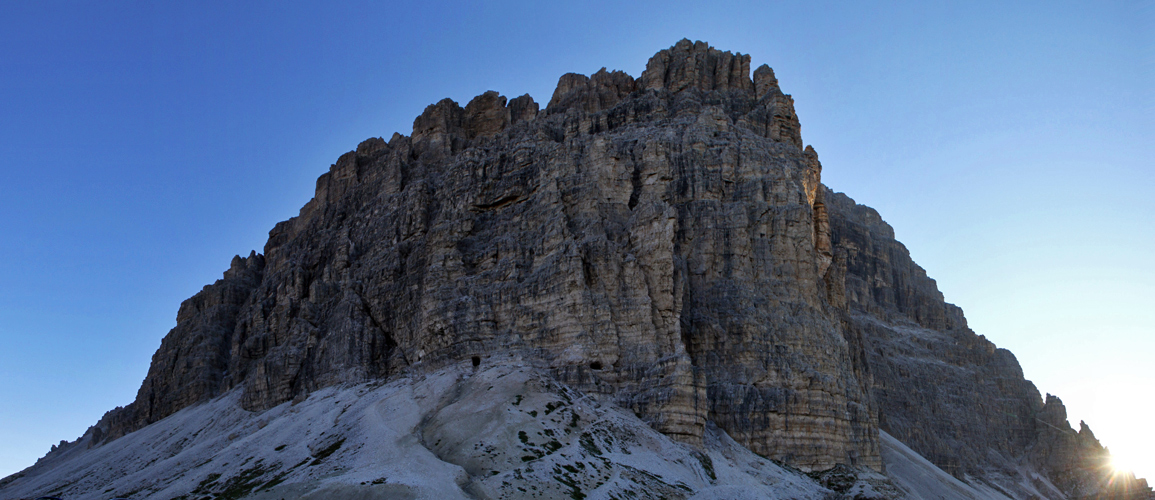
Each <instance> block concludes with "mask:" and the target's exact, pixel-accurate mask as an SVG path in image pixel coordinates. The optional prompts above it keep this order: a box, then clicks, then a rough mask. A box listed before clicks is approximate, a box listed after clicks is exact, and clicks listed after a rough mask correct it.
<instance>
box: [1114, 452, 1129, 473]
mask: <svg viewBox="0 0 1155 500" xmlns="http://www.w3.org/2000/svg"><path fill="white" fill-rule="evenodd" d="M1111 470H1112V471H1114V472H1115V474H1120V473H1127V472H1131V470H1132V469H1131V465H1129V464H1128V463H1127V460H1126V459H1125V458H1123V457H1120V456H1119V455H1116V454H1114V453H1112V454H1111Z"/></svg>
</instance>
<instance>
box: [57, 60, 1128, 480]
mask: <svg viewBox="0 0 1155 500" xmlns="http://www.w3.org/2000/svg"><path fill="white" fill-rule="evenodd" d="M822 169H823V167H822V164H821V163H820V162H819V159H818V153H817V152H816V151H815V149H814V148H813V147H810V146H804V143H803V141H802V137H801V126H800V124H799V121H798V117H797V114H796V113H795V110H794V104H793V100H792V98H791V97H790V96H789V95H787V94H784V93H782V91H781V89H780V87H779V83H778V80H777V78H776V77H775V75H774V72H773V70H772V69H770V67H768V66H766V65H763V66H760V67H759V68H758V69H757V70H755V71H754V73H753V75H752V76H751V73H750V56H748V55H743V54H740V53H739V54H734V53H731V52H724V51H720V50H718V49H715V48H713V47H710V46H709V45H708V44H706V43H704V42H691V41H689V40H682V41H679V42H678V43H677V44H675V45H674V46H673V47H670V48H668V49H665V50H662V51H659V52H658V53H657V54H655V55H654V56H653V57H652V58H651V59H650V60H649V62H648V63H647V65H646V70H645V71H644V72H643V74H642V75H641V76H640V77H638V78H636V79H635V78H633V77H631V76H630V75H628V74H626V73H623V72H621V71H607V70H606V69H605V68H603V69H601V70H600V71H598V72H596V73H594V74H593V75H590V76H585V75H579V74H574V73H570V74H566V75H563V76H562V77H561V78H560V79H559V81H558V86H557V88H556V90H555V91H554V93H553V96H552V97H551V99H550V101H549V104H548V106H547V107H546V109H545V110H544V111H542V110H540V109H539V105H538V104H537V103H536V102H535V101H534V100H533V99H532V98H531V97H530V96H528V95H523V96H521V97H517V98H514V99H512V100H510V99H507V98H506V97H505V96H502V95H501V94H499V93H498V92H496V91H487V92H484V93H482V94H480V95H478V96H477V97H475V98H473V99H471V100H470V101H469V103H467V104H466V105H465V106H464V107H462V106H461V105H459V104H458V103H457V102H455V101H453V100H452V99H443V100H441V101H439V102H437V103H435V104H432V105H430V106H428V107H427V108H426V109H425V110H424V112H422V113H421V115H420V116H418V117H417V118H416V119H414V122H413V131H412V135H411V136H405V135H402V134H400V133H395V134H393V135H392V137H391V138H390V139H389V141H385V140H384V139H382V138H370V139H367V140H365V141H363V142H362V143H361V144H359V145H358V146H357V147H356V149H355V150H353V151H350V152H348V153H345V154H343V155H341V156H340V157H339V158H338V159H337V161H336V162H335V163H334V164H333V165H332V166H331V167H330V168H329V171H328V172H325V173H323V174H322V175H321V176H320V177H319V178H318V179H317V187H316V191H315V195H314V197H313V199H311V200H309V201H308V203H306V204H305V205H304V206H303V207H302V209H301V211H300V214H299V215H298V216H297V217H294V218H292V219H290V220H287V221H283V222H280V223H278V224H276V226H275V227H274V228H273V229H272V230H271V231H270V232H269V239H268V242H267V243H266V244H265V247H264V254H263V255H261V254H257V253H255V252H253V253H250V254H249V256H248V257H244V258H242V257H240V256H237V257H235V258H234V259H233V260H232V262H231V264H230V267H229V270H228V271H226V272H225V273H224V275H223V277H222V279H221V280H218V281H217V282H215V283H213V284H211V285H208V286H206V287H205V288H204V289H203V290H201V291H200V292H199V293H197V294H196V295H194V296H193V297H191V298H190V299H188V300H186V301H185V302H184V303H183V304H182V305H181V307H180V311H179V312H178V314H177V326H176V327H175V328H173V330H172V331H170V332H169V333H168V335H166V336H165V337H164V339H163V340H162V341H161V345H160V348H159V349H158V350H157V352H156V354H154V356H153V359H152V364H151V366H150V368H149V372H148V375H147V377H146V378H145V380H144V381H143V383H142V384H141V388H140V390H139V391H138V393H137V397H136V400H135V401H134V402H132V403H131V404H129V405H128V406H126V407H124V408H118V409H116V410H113V411H111V412H109V413H108V414H107V415H105V417H104V418H103V419H102V420H101V421H100V422H99V423H98V424H97V425H96V426H94V427H93V428H92V429H91V430H90V431H89V432H88V433H87V434H86V435H85V437H84V438H82V439H83V440H86V441H87V443H88V446H91V447H96V446H102V445H104V444H107V443H109V442H111V441H113V440H116V439H118V438H120V437H122V436H124V435H126V434H128V433H131V432H133V431H137V430H139V429H142V428H144V427H146V426H148V425H150V424H153V423H155V422H157V421H159V420H161V419H164V418H166V417H169V416H171V415H173V414H174V413H176V412H178V411H180V410H182V409H185V408H189V407H191V406H196V405H199V404H202V403H205V402H207V401H210V400H214V399H215V398H219V397H221V396H222V395H227V396H228V397H229V398H232V399H230V401H235V402H236V404H237V405H239V406H240V407H241V408H242V409H243V410H245V411H252V412H263V411H267V410H269V409H270V408H274V407H277V406H278V405H282V404H286V403H290V402H295V403H300V402H302V401H304V400H306V399H308V398H309V397H310V394H313V393H316V392H317V391H320V390H322V389H327V388H332V387H335V386H350V385H352V384H368V383H374V382H375V381H389V380H397V379H399V378H401V377H414V378H416V379H420V378H421V377H422V376H424V375H425V374H430V373H435V372H439V371H442V372H444V370H449V372H454V371H455V370H456V368H453V367H458V366H472V367H478V366H482V365H494V364H498V363H505V362H507V361H508V360H513V361H512V362H516V363H517V364H519V365H521V366H524V367H526V368H527V369H531V370H533V371H534V372H539V373H542V374H545V375H546V376H548V377H549V378H550V379H551V380H553V381H554V382H556V383H558V384H562V385H565V386H566V387H568V388H572V390H574V391H580V392H581V393H584V394H589V395H591V396H592V397H594V398H596V400H597V401H598V402H599V403H598V404H606V405H610V406H613V407H615V408H620V409H623V410H624V411H626V412H628V413H629V414H632V415H633V416H634V417H636V418H637V419H640V422H641V423H640V424H639V425H646V426H648V427H649V428H651V429H653V430H655V431H657V432H660V433H661V434H662V435H664V436H666V437H667V438H672V439H674V440H677V441H680V442H682V443H685V444H686V445H688V446H691V447H702V446H704V445H705V442H706V440H708V439H713V438H711V436H715V437H716V436H717V435H719V433H720V434H724V435H725V436H728V437H727V438H726V439H730V438H732V439H733V440H734V441H735V442H736V443H737V445H740V446H741V447H744V448H745V449H748V450H750V451H752V452H754V453H756V454H758V455H761V456H763V457H768V458H771V459H773V460H776V461H779V462H780V463H784V464H787V465H789V466H790V467H793V468H796V469H800V470H803V471H812V472H819V471H827V472H829V471H835V472H833V473H828V474H824V475H822V476H821V477H822V478H824V479H823V481H830V482H832V484H833V483H839V482H840V481H842V479H839V478H845V477H846V476H847V475H853V474H854V472H853V471H855V470H857V471H862V472H863V473H868V474H875V475H877V473H878V472H881V471H882V470H883V456H882V452H881V448H880V432H879V431H880V429H881V430H884V431H886V433H888V435H889V436H892V437H893V439H895V440H897V441H895V442H899V444H903V443H904V446H909V447H910V450H913V451H911V453H915V452H917V453H918V454H921V455H923V456H925V457H926V458H928V459H929V460H930V461H931V462H933V463H934V464H935V466H938V467H940V468H942V469H943V470H946V471H947V472H950V473H952V474H954V475H955V476H956V477H958V478H960V479H965V478H979V480H981V481H988V482H989V484H996V485H998V486H997V488H998V489H999V491H1005V492H1007V494H1008V496H1015V497H1021V498H1030V497H1047V498H1061V497H1063V496H1066V495H1071V494H1078V495H1084V496H1086V495H1088V494H1092V493H1095V492H1098V491H1099V489H1102V488H1103V487H1102V485H1101V484H1100V483H1099V482H1097V481H1098V480H1099V479H1101V477H1102V471H1101V469H1093V468H1090V465H1088V464H1091V465H1094V464H1100V462H1101V461H1102V459H1103V457H1104V456H1106V455H1105V451H1104V450H1103V449H1102V447H1101V446H1099V443H1098V441H1097V440H1095V439H1094V436H1093V434H1092V433H1091V432H1090V429H1089V428H1087V427H1086V426H1085V425H1081V430H1080V432H1075V431H1074V430H1073V429H1071V427H1070V425H1069V423H1068V422H1067V420H1066V418H1067V415H1066V410H1065V408H1064V407H1063V405H1062V402H1061V401H1060V400H1059V399H1058V398H1057V397H1054V396H1051V395H1049V394H1048V395H1047V397H1046V399H1045V400H1044V399H1043V398H1041V397H1040V396H1039V392H1038V390H1037V389H1036V388H1035V387H1034V385H1033V384H1031V383H1030V381H1028V380H1026V379H1024V378H1023V373H1022V370H1021V368H1020V367H1019V365H1018V362H1017V360H1016V359H1015V357H1014V356H1013V355H1012V354H1011V353H1010V352H1009V351H1006V350H1005V349H998V348H997V347H995V345H994V344H993V343H992V342H990V341H988V340H987V339H986V338H984V337H982V336H979V335H976V334H975V333H974V332H972V331H971V330H969V328H968V327H967V323H966V319H965V317H964V316H963V313H962V311H961V309H959V308H958V307H955V306H954V305H951V304H948V303H946V302H945V301H944V300H943V296H942V293H941V292H939V290H938V288H937V285H936V284H935V282H934V280H933V279H931V278H930V277H928V276H927V274H926V272H925V270H923V269H922V268H921V267H919V266H918V265H917V264H915V263H914V262H913V261H912V260H911V259H910V255H909V252H907V250H906V248H905V247H904V246H902V244H901V243H899V242H897V241H895V240H894V231H893V229H892V228H891V227H890V226H889V225H888V224H887V223H886V222H885V221H883V220H882V218H881V216H880V215H879V214H878V212H876V211H874V210H873V209H870V208H869V207H864V206H861V205H858V204H856V203H855V202H854V200H852V199H850V198H849V197H847V196H846V195H844V194H841V193H835V192H833V191H831V190H829V189H828V188H827V187H826V186H824V185H822V181H821V174H822ZM445 373H448V372H445ZM566 390H567V391H568V390H570V389H566ZM474 396H476V395H474ZM476 397H482V396H476ZM217 401H218V402H219V401H221V400H220V399H217ZM214 404H216V403H214ZM551 404H552V403H551ZM532 416H533V417H534V418H537V414H536V411H535V413H534V414H533V415H532ZM574 426H575V427H577V424H576V423H575V424H574ZM1084 431H1085V432H1084ZM230 439H231V438H230ZM523 439H528V437H526V438H523ZM522 442H523V443H524V442H525V441H522ZM892 444H893V443H892ZM737 445H736V446H737ZM434 447H436V445H434ZM61 448H73V449H74V448H75V447H74V446H73V447H63V446H62V447H61ZM54 453H57V452H54ZM537 458H540V457H529V456H527V457H526V459H527V460H536V459H537ZM519 460H521V459H519ZM1024 464H1025V465H1024ZM703 467H704V466H703ZM1023 467H1028V468H1029V470H1028V469H1023ZM703 470H705V469H703ZM992 470H997V471H1017V472H1015V474H1023V475H1024V476H1023V477H1026V476H1025V475H1031V474H1033V475H1034V476H1038V477H1045V478H1046V480H1045V481H1044V480H1038V481H1036V480H1035V479H1033V478H1028V479H1022V478H1020V477H1018V476H1015V477H1011V476H1007V475H1002V476H1000V475H998V474H995V473H992V472H990V471H992ZM1024 471H1026V472H1024ZM999 474H1002V472H1000V473H999ZM1007 474H1010V473H1007ZM1040 474H1041V475H1040ZM1032 477H1033V476H1032ZM715 479H716V478H715ZM853 482H854V481H853V480H850V481H849V483H848V484H850V483H853ZM1023 484H1026V485H1028V486H1023ZM1096 488H1099V489H1096ZM671 491H673V490H671ZM990 491H994V490H990Z"/></svg>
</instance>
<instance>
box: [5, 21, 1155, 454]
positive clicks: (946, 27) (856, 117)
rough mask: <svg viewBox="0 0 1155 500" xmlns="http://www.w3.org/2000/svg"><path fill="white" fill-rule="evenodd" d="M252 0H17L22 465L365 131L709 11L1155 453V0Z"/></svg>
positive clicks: (951, 280)
mask: <svg viewBox="0 0 1155 500" xmlns="http://www.w3.org/2000/svg"><path fill="white" fill-rule="evenodd" d="M234 3H235V2H185V3H183V4H177V3H175V2H173V3H167V2H75V3H73V2H4V3H3V4H0V96H2V97H0V175H2V180H0V235H2V237H0V343H2V344H0V476H4V475H7V474H10V473H12V472H15V471H17V470H19V469H22V468H24V467H26V466H28V465H30V464H31V463H32V462H34V461H35V460H36V458H38V457H40V456H42V455H43V454H44V453H45V452H47V451H48V448H49V446H50V445H51V444H53V443H55V442H58V441H59V440H61V439H69V440H71V439H75V438H76V437H77V436H79V435H80V434H82V433H83V432H84V430H85V429H86V428H87V427H88V426H89V425H91V424H93V423H95V422H96V421H97V419H99V418H100V416H101V415H102V414H103V413H104V412H105V411H107V410H109V409H111V408H113V407H114V406H117V405H123V404H127V403H129V402H130V401H132V399H133V397H134V396H135V393H136V389H137V388H138V387H139V384H140V382H141V380H142V379H143V378H144V375H145V373H146V372H147V369H148V364H149V361H150V358H151V356H152V353H153V351H154V350H155V349H156V348H157V346H158V345H159V343H160V339H161V337H163V336H164V334H165V333H166V332H167V331H168V330H169V329H170V328H171V327H173V326H174V325H175V316H176V311H177V307H178V305H179V304H180V302H181V301H182V300H183V299H185V298H187V297H189V296H191V295H193V294H194V293H196V292H197V291H198V290H200V288H201V287H202V286H203V285H205V284H208V283H211V282H212V281H214V280H216V279H218V278H219V277H220V276H221V273H222V272H223V271H224V270H225V269H226V268H227V267H228V263H229V260H230V258H231V257H232V256H233V255H234V254H248V252H249V250H252V249H257V250H259V249H261V248H262V247H263V245H264V242H265V239H266V237H267V234H268V230H269V229H271V228H272V227H273V225H274V224H275V223H276V222H277V221H280V220H283V219H286V218H289V217H291V216H293V215H295V214H296V213H297V210H298V209H299V208H300V207H301V205H303V204H304V203H305V202H306V201H308V199H309V198H310V197H311V196H312V193H313V186H314V181H315V179H316V177H317V176H318V175H320V174H321V173H323V172H325V171H326V169H327V168H328V166H329V165H330V164H331V163H332V162H333V161H335V160H336V158H337V157H338V156H339V155H340V154H341V153H343V152H345V151H348V150H350V149H352V148H354V147H355V146H356V145H357V143H358V142H359V141H361V140H363V139H365V138H367V137H371V136H383V137H386V138H387V137H389V136H390V135H391V134H392V133H393V132H395V131H399V132H401V133H403V134H408V133H409V132H410V130H411V126H412V121H413V118H414V117H415V116H416V115H417V114H419V113H420V112H421V110H422V109H424V107H425V106H426V105H428V104H430V103H433V102H436V101H437V100H439V99H441V98H443V97H451V98H453V99H455V100H457V101H458V102H460V103H462V104H464V103H465V102H467V101H468V100H469V99H470V98H471V97H473V96H474V95H477V94H480V93H481V92H483V91H485V90H489V89H493V90H497V91H499V92H501V93H503V94H504V95H506V96H509V97H514V96H518V95H521V94H523V93H527V92H528V93H530V94H531V95H532V96H534V98H535V99H536V100H537V101H538V102H540V103H543V104H544V103H546V102H548V101H549V97H550V95H551V93H552V91H553V88H554V86H555V84H556V82H557V79H558V77H559V76H561V75H562V74H563V73H566V72H571V71H572V72H580V73H585V74H590V73H593V72H595V71H597V70H598V69H599V68H601V67H602V66H606V67H608V68H609V69H621V70H624V71H626V72H628V73H630V74H632V75H634V76H638V75H640V74H641V71H642V69H644V67H645V63H646V60H647V59H648V58H649V57H650V56H651V55H652V54H653V53H654V52H656V51H658V50H660V49H663V48H666V47H669V46H670V45H672V44H674V43H675V42H676V41H677V40H679V39H681V38H683V37H687V38H690V39H694V40H705V41H708V42H710V43H711V44H713V45H714V46H715V47H718V48H721V49H723V50H731V51H740V52H743V53H748V54H751V55H752V56H753V64H754V65H758V64H762V63H767V64H769V65H770V66H772V67H773V68H774V69H775V71H776V73H777V76H778V78H779V80H780V81H781V84H782V87H783V90H784V91H785V92H787V93H790V94H793V96H794V98H795V101H796V103H797V110H798V114H799V117H800V119H801V121H802V134H803V139H804V140H805V141H806V143H808V144H812V145H814V147H815V148H816V149H817V150H818V153H819V156H820V158H821V160H822V163H823V166H824V168H825V171H824V172H823V180H824V181H825V182H826V183H827V184H828V185H830V186H831V187H832V188H834V189H835V190H838V191H844V192H846V193H848V194H849V195H850V196H851V197H853V198H855V199H856V200H858V201H859V202H860V203H864V204H867V205H870V206H873V207H875V208H876V209H878V211H879V212H880V213H881V214H882V216H883V217H884V218H885V219H886V220H888V221H889V222H890V223H891V224H892V225H893V226H894V227H895V230H896V233H897V235H898V238H899V239H900V240H902V241H903V242H905V243H906V245H907V246H908V247H909V248H910V250H911V253H912V254H913V256H914V258H915V260H916V261H917V262H919V263H920V264H921V265H922V266H923V267H925V268H926V269H927V271H928V272H929V273H930V275H931V276H932V277H934V278H936V279H937V280H938V282H939V285H940V288H941V289H942V290H943V292H944V293H945V294H946V298H947V300H948V301H950V302H953V303H956V304H958V305H960V306H962V307H963V308H964V310H965V311H966V313H967V317H968V318H969V319H970V322H971V326H972V327H973V328H974V329H975V331H976V332H978V333H980V334H984V335H986V336H987V337H988V338H990V339H991V340H993V341H994V342H995V343H996V344H998V345H999V346H1002V347H1007V348H1010V349H1011V350H1012V351H1014V353H1015V354H1016V355H1017V356H1018V358H1019V360H1020V362H1021V363H1022V365H1023V368H1024V370H1025V372H1026V376H1027V378H1029V379H1031V380H1033V381H1034V382H1035V383H1036V385H1038V387H1039V389H1040V390H1041V391H1043V392H1051V393H1055V394H1058V395H1059V396H1060V397H1062V398H1063V400H1064V401H1065V402H1066V403H1067V406H1068V409H1069V411H1070V416H1071V420H1072V423H1073V424H1074V425H1075V426H1078V421H1079V419H1086V420H1087V422H1088V423H1089V424H1090V425H1091V427H1092V429H1093V430H1095V432H1096V434H1097V435H1098V436H1099V437H1100V438H1101V439H1103V440H1104V441H1105V442H1106V444H1107V445H1109V446H1110V447H1111V448H1112V450H1114V451H1115V452H1116V453H1118V454H1124V455H1126V457H1127V458H1130V459H1131V460H1132V461H1133V464H1134V467H1135V468H1136V469H1137V470H1138V472H1139V473H1140V474H1141V475H1145V476H1147V477H1152V476H1155V462H1153V460H1152V459H1151V458H1146V457H1150V456H1151V453H1150V450H1152V449H1155V435H1153V434H1155V433H1152V432H1151V430H1150V424H1149V421H1150V419H1151V418H1152V415H1155V406H1153V405H1152V403H1151V401H1152V398H1151V396H1152V394H1151V392H1152V388H1153V387H1155V368H1152V367H1153V366H1155V363H1152V360H1151V356H1152V352H1155V306H1152V303H1153V302H1155V301H1153V299H1155V229H1153V227H1155V226H1153V222H1155V196H1153V195H1152V193H1155V151H1153V149H1155V147H1153V143H1155V127H1153V122H1152V118H1151V117H1152V116H1153V115H1155V98H1153V95H1152V94H1153V91H1152V88H1155V85H1153V84H1152V82H1153V81H1155V79H1153V76H1155V65H1153V60H1155V48H1153V47H1155V29H1153V19H1155V7H1153V4H1152V2H1150V1H1144V2H1084V3H1073V2H1072V3H1064V2H999V1H993V2H954V3H938V2H922V1H917V2H906V3H885V4H883V3H880V2H835V3H830V4H821V3H815V2H784V3H781V4H778V5H775V4H773V3H768V2H746V3H732V4H721V3H718V2H655V3H650V4H643V3H638V4H632V5H622V4H619V3H617V2H611V3H598V2H569V3H566V4H564V5H563V4H561V3H554V2H524V3H513V2H505V3H499V2H490V3H486V4H485V5H484V6H479V5H475V4H460V5H459V4H444V3H422V2H396V3H395V5H388V4H375V3H369V2H363V3H344V4H342V5H340V6H334V5H332V4H333V3H334V2H325V5H323V6H322V5H312V6H308V5H299V4H289V3H284V2H266V3H260V2H251V3H248V5H245V6H238V5H234ZM866 4H870V6H871V7H866ZM1144 460H1145V461H1144Z"/></svg>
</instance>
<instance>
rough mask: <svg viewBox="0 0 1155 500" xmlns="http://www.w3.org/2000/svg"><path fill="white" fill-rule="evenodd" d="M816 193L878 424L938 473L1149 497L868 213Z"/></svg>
mask: <svg viewBox="0 0 1155 500" xmlns="http://www.w3.org/2000/svg"><path fill="white" fill-rule="evenodd" d="M825 199H826V207H827V210H828V211H829V221H830V226H831V228H830V233H831V238H832V245H833V254H834V263H833V265H832V267H833V268H834V269H833V270H832V272H831V273H830V275H831V276H839V275H842V276H844V278H843V279H841V280H838V282H839V283H841V288H839V287H837V286H835V287H832V288H834V292H833V294H834V295H835V296H838V295H841V296H843V297H844V298H845V301H846V303H847V306H848V321H847V328H848V332H849V333H848V335H849V336H858V337H861V338H862V339H863V341H862V343H863V345H865V347H866V349H865V358H866V362H867V365H868V366H869V370H870V372H871V374H872V376H873V381H874V401H875V402H876V404H877V405H878V411H879V424H880V428H881V429H882V430H884V431H886V432H887V433H889V434H891V435H892V436H894V437H896V438H898V439H899V440H900V441H902V442H903V443H905V444H906V445H907V446H909V447H911V448H912V449H914V450H915V451H917V452H918V453H919V454H921V455H922V456H924V457H926V458H927V459H929V460H930V461H931V462H933V463H934V464H935V465H937V466H939V467H940V468H942V469H943V470H945V471H947V472H950V473H951V474H954V475H955V476H957V477H959V478H970V479H971V480H978V481H980V482H986V483H989V484H993V485H995V486H998V487H999V488H1001V489H1003V490H1004V491H1005V492H1007V493H1008V494H1010V495H1011V496H1014V497H1016V498H1029V497H1031V495H1033V494H1036V493H1035V492H1027V491H1020V490H1018V488H1019V486H1018V485H1019V484H1020V483H1027V484H1032V483H1033V485H1034V487H1036V488H1037V493H1041V494H1043V495H1046V496H1048V497H1051V498H1063V497H1064V496H1068V497H1072V498H1082V497H1092V498H1148V496H1147V495H1149V494H1150V492H1151V491H1150V489H1149V488H1147V486H1146V482H1145V481H1142V480H1136V478H1135V477H1134V476H1133V475H1131V476H1124V475H1120V476H1118V477H1113V471H1112V470H1111V469H1110V467H1109V466H1108V465H1109V455H1108V454H1107V452H1106V451H1105V449H1104V448H1103V447H1102V446H1101V445H1100V444H1099V441H1098V440H1097V439H1095V437H1094V434H1092V433H1091V429H1090V428H1089V427H1087V426H1086V424H1084V423H1080V425H1081V429H1080V430H1079V431H1078V432H1076V431H1075V430H1074V429H1072V428H1071V426H1070V424H1069V423H1068V422H1067V411H1066V408H1064V407H1063V403H1062V401H1060V400H1059V398H1057V397H1055V396H1052V395H1050V394H1048V395H1047V398H1046V400H1045V401H1044V400H1043V398H1041V397H1040V395H1039V391H1038V389H1036V388H1035V385H1034V384H1032V383H1031V382H1030V381H1029V380H1026V379H1025V378H1024V377H1023V371H1022V368H1020V367H1019V363H1018V361H1017V360H1016V359H1015V356H1014V355H1013V354H1011V352H1010V351H1008V350H1006V349H999V348H996V347H995V345H994V344H993V343H991V342H990V341H988V340H987V339H986V338H985V337H983V336H981V335H976V334H975V333H974V332H973V331H971V330H970V329H969V328H967V324H966V318H964V317H963V313H962V310H961V309H959V308H958V307H956V306H954V305H952V304H948V303H946V302H944V301H943V297H942V293H940V292H939V291H938V287H937V285H936V284H935V282H934V280H932V279H930V278H929V277H927V275H926V272H925V271H924V270H923V269H922V268H921V267H919V266H918V265H917V264H915V263H914V262H913V261H912V260H911V259H910V254H909V253H908V252H907V250H906V247H904V246H903V245H902V243H899V242H898V241H896V240H895V239H894V231H893V229H891V227H890V225H889V224H887V223H886V222H884V221H883V220H882V218H881V217H879V215H878V212H876V211H874V209H871V208H870V207H866V206H862V205H857V204H855V203H854V200H852V199H850V198H849V197H847V196H846V195H844V194H842V193H834V192H831V191H827V193H826V197H825ZM1031 472H1039V473H1042V474H1043V476H1044V477H1046V478H1047V480H1048V481H1049V482H1050V483H1051V484H1049V485H1048V484H1043V483H1041V482H1040V481H1038V480H1036V479H1034V478H1031V477H1030V473H1031ZM1056 489H1057V491H1056Z"/></svg>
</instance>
